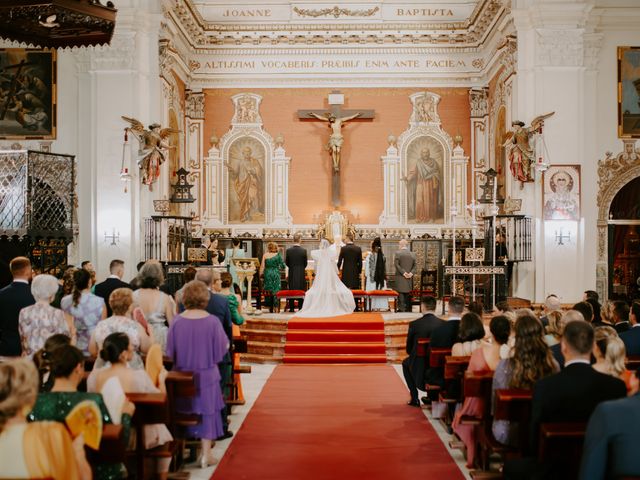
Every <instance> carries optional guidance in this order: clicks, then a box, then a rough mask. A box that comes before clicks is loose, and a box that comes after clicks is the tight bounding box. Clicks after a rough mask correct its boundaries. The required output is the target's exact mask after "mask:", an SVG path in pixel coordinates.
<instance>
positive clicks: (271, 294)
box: [260, 242, 285, 307]
mask: <svg viewBox="0 0 640 480" xmlns="http://www.w3.org/2000/svg"><path fill="white" fill-rule="evenodd" d="M284 267H285V265H284V260H282V256H281V255H280V252H278V245H277V244H276V243H274V242H269V243H268V244H267V252H266V253H265V254H264V255H263V256H262V264H261V265H260V274H261V275H264V282H263V284H262V285H263V287H262V289H263V290H264V291H265V300H267V298H268V300H267V301H266V303H267V305H269V306H270V307H271V306H273V305H274V301H275V298H276V294H277V293H278V292H279V291H280V272H281V270H283V269H284Z"/></svg>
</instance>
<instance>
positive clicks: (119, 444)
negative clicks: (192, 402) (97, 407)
mask: <svg viewBox="0 0 640 480" xmlns="http://www.w3.org/2000/svg"><path fill="white" fill-rule="evenodd" d="M85 452H86V454H87V460H88V462H89V464H90V465H91V466H94V465H96V464H99V463H122V462H124V461H125V458H126V452H127V445H126V444H125V441H124V427H123V426H122V425H113V424H105V425H103V426H102V440H100V449H99V450H97V451H96V450H93V449H92V448H89V447H86V446H85Z"/></svg>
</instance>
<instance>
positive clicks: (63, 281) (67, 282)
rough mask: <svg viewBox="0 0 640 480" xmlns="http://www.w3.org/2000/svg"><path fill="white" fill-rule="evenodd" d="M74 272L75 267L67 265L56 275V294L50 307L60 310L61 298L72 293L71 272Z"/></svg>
mask: <svg viewBox="0 0 640 480" xmlns="http://www.w3.org/2000/svg"><path fill="white" fill-rule="evenodd" d="M75 271H76V267H74V266H73V265H67V266H66V267H65V268H64V269H63V270H61V271H60V273H59V274H58V276H57V278H58V291H57V292H56V296H55V298H54V299H53V302H51V306H52V307H55V308H60V302H61V301H62V297H64V296H65V295H69V294H70V293H71V292H72V291H73V272H75Z"/></svg>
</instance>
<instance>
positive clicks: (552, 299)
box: [540, 293, 562, 328]
mask: <svg viewBox="0 0 640 480" xmlns="http://www.w3.org/2000/svg"><path fill="white" fill-rule="evenodd" d="M561 310H562V304H561V303H560V299H559V298H558V296H557V295H555V294H553V293H552V294H551V295H548V296H547V298H545V300H544V305H543V307H542V311H543V312H544V315H543V316H542V317H540V321H541V322H542V326H543V327H545V328H546V327H547V326H548V325H549V314H550V313H551V312H561Z"/></svg>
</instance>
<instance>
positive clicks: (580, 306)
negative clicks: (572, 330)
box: [572, 301, 593, 323]
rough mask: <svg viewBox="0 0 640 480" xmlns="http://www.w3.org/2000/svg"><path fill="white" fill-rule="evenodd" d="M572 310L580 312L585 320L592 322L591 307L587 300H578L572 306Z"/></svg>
mask: <svg viewBox="0 0 640 480" xmlns="http://www.w3.org/2000/svg"><path fill="white" fill-rule="evenodd" d="M572 310H576V311H578V312H580V313H581V314H582V318H584V321H585V322H587V323H593V307H592V306H591V304H590V303H589V302H587V301H584V302H578V303H576V304H575V305H574V306H573V308H572Z"/></svg>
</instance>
